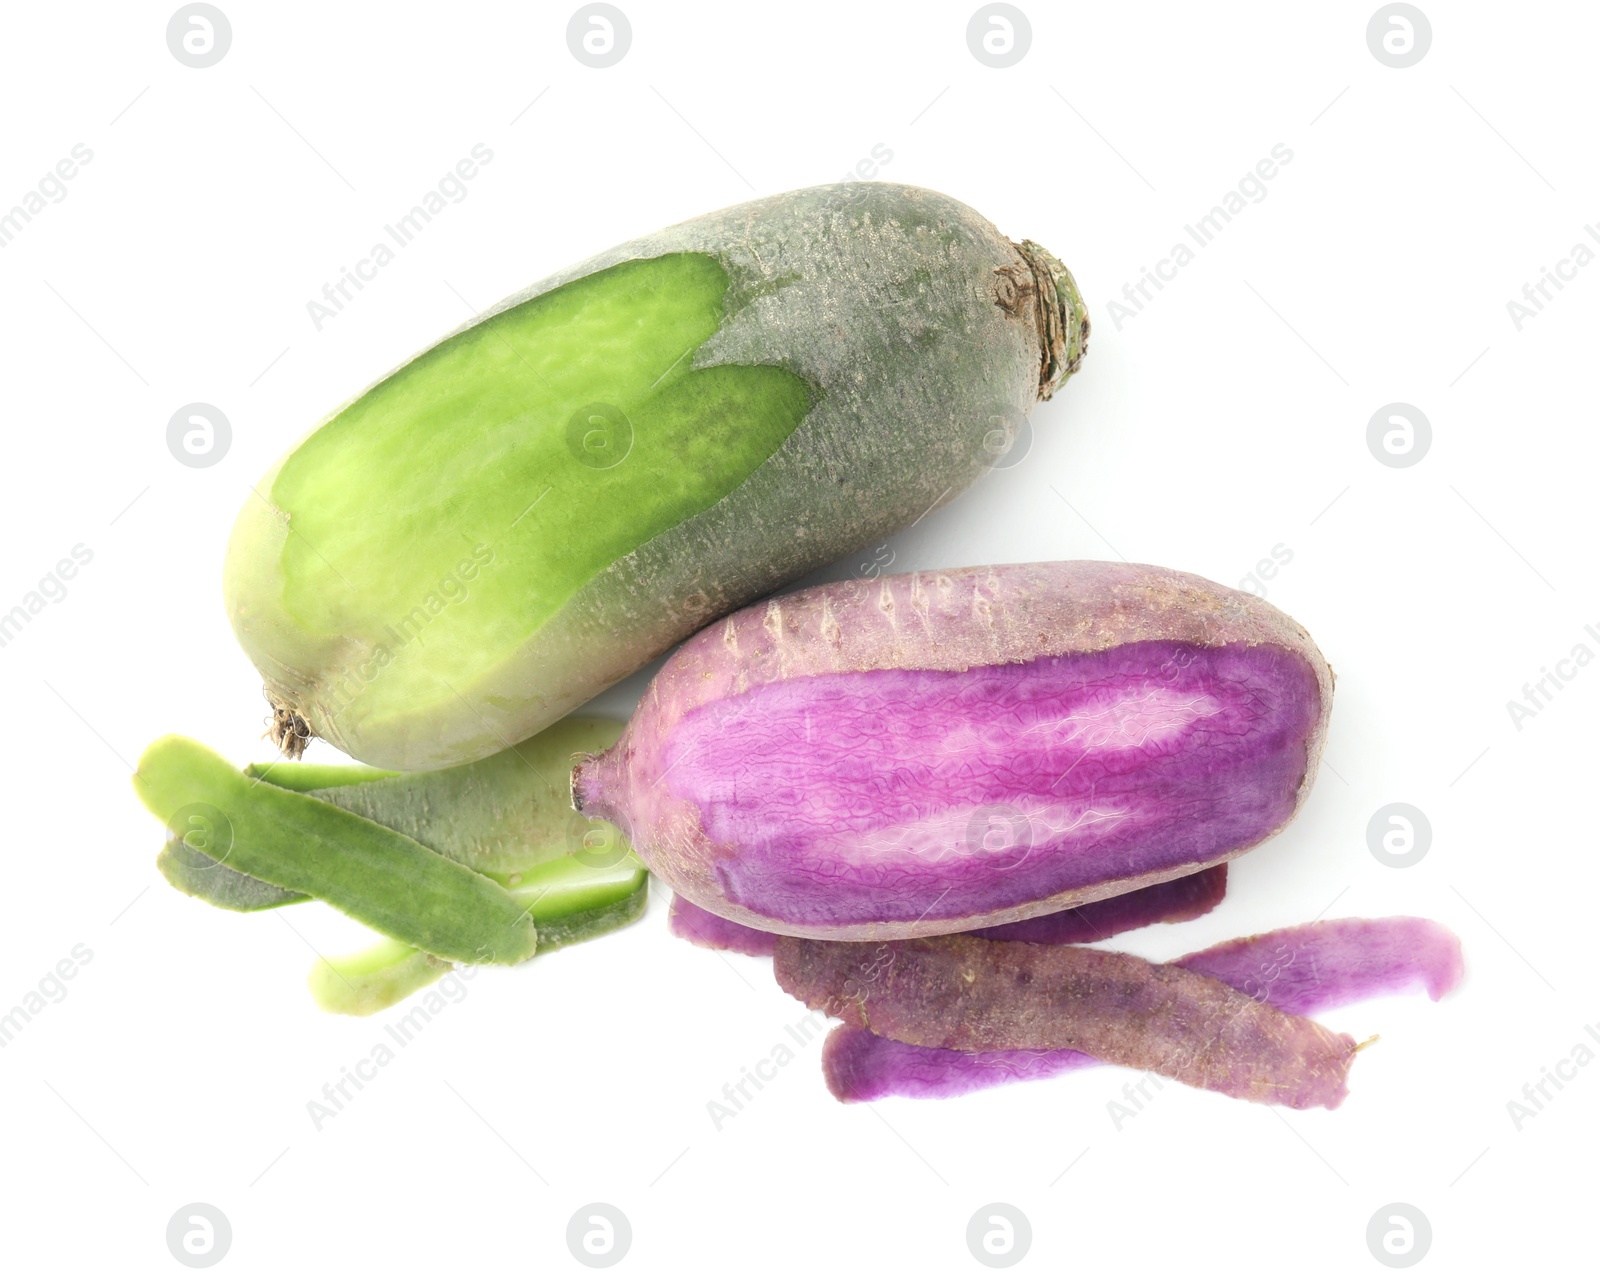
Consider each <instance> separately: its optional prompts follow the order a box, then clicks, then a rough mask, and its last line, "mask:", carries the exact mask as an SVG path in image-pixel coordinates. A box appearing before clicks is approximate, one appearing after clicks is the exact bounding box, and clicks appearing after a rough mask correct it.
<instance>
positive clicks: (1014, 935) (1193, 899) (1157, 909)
mask: <svg viewBox="0 0 1600 1272" xmlns="http://www.w3.org/2000/svg"><path fill="white" fill-rule="evenodd" d="M1227 887H1228V867H1227V864H1226V863H1224V864H1223V865H1220V866H1213V867H1211V869H1209V870H1201V871H1199V872H1197V873H1195V874H1192V875H1184V876H1183V878H1181V879H1169V880H1168V881H1167V882H1166V883H1157V884H1152V885H1151V886H1150V887H1148V888H1140V889H1138V891H1136V892H1124V893H1123V894H1122V895H1121V896H1117V897H1107V898H1106V899H1105V900H1104V901H1091V902H1090V903H1089V904H1088V905H1080V906H1077V907H1075V908H1074V909H1071V910H1061V911H1058V912H1057V913H1055V914H1041V915H1039V916H1038V917H1037V918H1033V919H1023V920H1022V921H1021V922H1019V923H1003V924H1001V925H1000V926H999V927H991V928H978V929H977V930H976V931H975V932H974V933H973V935H974V936H986V937H988V938H989V939H990V940H991V941H1034V942H1037V943H1039V944H1041V945H1071V944H1075V943H1078V942H1087V941H1103V940H1105V939H1106V938H1107V937H1112V936H1116V935H1117V934H1118V933H1119V932H1131V931H1132V930H1133V929H1134V928H1141V927H1146V926H1148V925H1149V924H1151V923H1182V922H1185V921H1186V920H1188V919H1197V918H1199V917H1200V916H1201V915H1202V914H1209V913H1210V912H1211V911H1212V910H1214V909H1216V907H1217V905H1218V903H1219V902H1221V900H1222V896H1223V893H1224V892H1226V891H1227ZM667 927H668V928H669V929H670V930H671V932H672V934H673V935H674V936H681V937H682V938H683V939H684V940H686V941H691V942H693V943H694V944H695V945H701V946H704V947H705V948H707V949H713V950H734V951H736V952H738V953H740V954H771V953H772V947H773V945H774V944H775V943H776V942H777V939H778V935H777V933H776V932H762V931H760V930H759V929H757V928H750V927H745V926H744V925H743V924H742V923H735V922H733V920H731V919H725V918H723V917H722V916H721V915H719V914H712V913H711V912H710V911H709V910H702V909H701V908H700V907H699V906H697V905H695V904H694V902H692V901H688V900H685V899H684V898H683V897H680V896H674V897H673V898H672V911H671V914H670V915H669V917H668V919H667Z"/></svg>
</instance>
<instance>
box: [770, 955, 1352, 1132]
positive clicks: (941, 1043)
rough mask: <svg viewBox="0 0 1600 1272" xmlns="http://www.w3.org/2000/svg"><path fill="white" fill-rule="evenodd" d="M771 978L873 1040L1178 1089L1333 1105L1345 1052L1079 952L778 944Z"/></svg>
mask: <svg viewBox="0 0 1600 1272" xmlns="http://www.w3.org/2000/svg"><path fill="white" fill-rule="evenodd" d="M772 968H773V972H774V973H775V974H776V976H777V978H778V984H779V986H780V987H782V988H783V989H784V990H785V991H786V992H788V993H790V994H792V995H794V997H796V998H798V999H800V1001H801V1002H803V1003H805V1004H806V1005H807V1006H808V1007H811V1008H814V1009H818V1010H821V1011H824V1012H826V1013H827V1014H828V1015H830V1016H835V1017H838V1018H839V1019H841V1020H843V1021H845V1022H846V1023H848V1024H854V1025H859V1026H861V1027H863V1028H866V1029H870V1030H872V1032H873V1033H875V1034H878V1035H880V1036H882V1037H885V1038H895V1039H898V1040H899V1041H900V1042H910V1043H914V1044H916V1045H917V1046H921V1047H943V1048H947V1049H950V1050H954V1051H1015V1050H1025V1049H1034V1048H1039V1049H1048V1050H1052V1051H1054V1050H1064V1049H1071V1050H1074V1051H1084V1052H1087V1053H1088V1054H1089V1055H1092V1056H1094V1057H1095V1058H1096V1059H1099V1060H1104V1061H1106V1062H1107V1063H1109V1064H1121V1065H1126V1066H1127V1067H1129V1068H1134V1069H1148V1070H1149V1071H1151V1072H1152V1073H1158V1074H1160V1075H1161V1076H1162V1077H1169V1078H1176V1079H1177V1080H1178V1081H1179V1082H1182V1083H1185V1084H1186V1085H1188V1086H1195V1087H1200V1088H1202V1089H1205V1090H1209V1091H1220V1092H1222V1093H1223V1094H1224V1095H1231V1096H1234V1097H1236V1098H1239V1099H1245V1100H1253V1101H1256V1102H1258V1103H1262V1104H1284V1105H1287V1106H1289V1107H1290V1108H1297V1109H1304V1108H1330V1109H1331V1108H1337V1107H1338V1106H1339V1104H1340V1102H1341V1101H1343V1099H1344V1097H1345V1094H1346V1088H1345V1078H1346V1075H1347V1074H1348V1072H1349V1069H1350V1062H1351V1060H1352V1059H1353V1058H1354V1056H1355V1053H1356V1050H1357V1047H1356V1040H1355V1039H1354V1038H1352V1037H1350V1035H1349V1034H1335V1033H1332V1032H1330V1031H1329V1030H1327V1029H1324V1028H1323V1027H1322V1026H1321V1025H1319V1024H1317V1023H1316V1022H1315V1021H1311V1020H1307V1019H1306V1018H1305V1017H1304V1016H1294V1015H1290V1014H1289V1013H1288V1012H1284V1011H1279V1010H1278V1008H1276V1007H1273V1006H1271V1005H1270V1004H1268V1003H1265V1002H1261V1001H1259V1000H1258V999H1255V998H1252V997H1250V996H1249V995H1248V994H1245V993H1241V992H1240V991H1239V990H1237V989H1234V988H1232V987H1231V986H1229V985H1226V984H1224V983H1223V982H1222V981H1219V980H1217V979H1215V978H1213V977H1211V976H1206V975H1204V974H1203V973H1200V972H1193V971H1189V970H1188V969H1186V968H1182V967H1177V966H1175V965H1173V964H1171V963H1150V962H1147V961H1146V960H1144V959H1142V958H1139V957H1137V956H1136V955H1133V954H1119V953H1115V952H1113V951H1110V950H1093V949H1089V948H1087V947H1086V946H1081V945H1033V944H1030V943H1028V942H1026V941H987V940H984V939H983V938H982V937H980V936H972V935H969V934H967V933H961V932H958V933H952V934H950V935H948V936H931V937H917V938H913V939H911V940H906V941H877V942H873V941H811V940H806V939H804V938H802V937H792V936H784V937H780V938H779V939H778V944H777V948H776V949H775V950H774V951H773V963H772Z"/></svg>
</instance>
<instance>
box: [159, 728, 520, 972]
mask: <svg viewBox="0 0 1600 1272" xmlns="http://www.w3.org/2000/svg"><path fill="white" fill-rule="evenodd" d="M133 785H134V790H135V792H136V793H137V794H138V796H139V799H140V801H141V802H143V804H144V806H145V807H146V808H148V809H149V810H150V811H151V812H152V813H154V814H155V815H156V816H157V817H158V818H160V819H161V820H162V822H164V823H165V824H166V825H167V826H168V827H169V828H170V829H172V830H173V832H174V833H175V834H178V835H180V836H181V837H182V838H183V840H184V842H185V843H186V844H187V845H188V846H189V847H190V848H193V849H196V850H198V851H200V852H203V853H205V854H206V855H207V856H210V857H212V859H213V860H215V861H217V862H218V863H219V864H227V865H229V866H232V867H234V868H235V869H237V870H239V871H242V872H243V873H245V874H248V875H251V876H253V877H255V878H257V879H260V880H262V881H263V882H266V883H270V884H273V885H275V886H277V887H279V888H283V889H288V890H290V891H293V892H304V893H308V894H310V895H312V896H315V897H317V898H319V899H321V900H323V901H326V902H328V904H330V905H332V906H333V907H334V908H335V909H338V910H341V911H343V912H344V913H345V914H348V915H349V916H350V917H351V918H353V919H357V920H359V921H360V922H362V923H365V924H366V925H367V926H368V927H370V928H373V929H375V930H376V931H378V932H380V933H382V934H383V935H384V936H389V937H392V938H394V939H395V940H398V941H404V942H405V943H406V944H408V945H412V946H415V947H417V948H418V949H422V950H426V951H428V952H429V953H430V954H435V955H437V956H438V957H440V958H445V959H449V960H450V961H452V962H458V963H507V964H509V963H520V962H522V961H523V960H524V959H527V958H531V957H532V956H533V954H534V952H535V950H536V949H537V948H538V935H537V932H536V930H535V926H534V923H533V921H532V920H531V919H530V918H529V916H528V913H527V907H526V905H525V904H524V903H522V902H521V901H519V900H518V898H516V897H514V896H512V895H511V894H510V893H509V892H508V891H507V890H506V889H505V888H504V887H502V886H501V885H500V884H498V883H496V882H495V881H494V880H492V879H489V878H486V877H484V876H483V875H481V874H478V873H476V872H475V871H473V870H471V869H469V868H468V867H466V866H463V865H461V864H460V863H459V862H455V861H451V860H450V859H449V858H448V857H444V856H441V855H439V854H438V853H436V852H433V851H431V850H430V849H428V848H426V847H424V846H423V845H422V844H420V843H418V842H417V841H416V840H415V839H412V838H410V837H409V836H407V835H402V834H401V833H399V832H398V831H395V830H391V829H389V828H388V827H387V826H380V825H378V824H377V823H376V822H371V821H368V820H367V819H366V818H364V817H360V816H358V815H356V814H355V813H350V812H346V811H345V810H344V809H342V808H336V807H334V806H333V805H331V804H328V803H325V802H323V801H322V800H319V799H316V798H314V797H313V796H310V795H303V794H300V793H298V792H295V791H289V790H284V789H283V788H281V787H277V786H273V785H272V784H271V783H269V782H265V781H252V780H251V779H250V778H248V777H246V776H245V775H244V774H243V773H242V772H240V771H239V770H238V769H236V768H234V767H233V766H232V765H230V764H229V763H228V762H227V761H226V760H224V759H223V758H222V757H221V756H219V755H217V754H216V753H215V752H213V751H210V750H208V749H207V748H205V747H203V746H201V745H200V744H199V743H198V742H194V741H191V740H190V739H188V738H181V737H176V736H168V737H164V738H160V739H157V740H156V741H155V742H153V743H151V744H150V746H149V747H147V748H146V750H145V752H144V754H143V755H142V756H141V757H140V759H139V767H138V769H137V771H136V772H135V774H134V779H133Z"/></svg>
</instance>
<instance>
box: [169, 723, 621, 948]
mask: <svg viewBox="0 0 1600 1272" xmlns="http://www.w3.org/2000/svg"><path fill="white" fill-rule="evenodd" d="M621 733H622V725H620V724H618V723H617V722H616V721H614V720H605V719H600V718H598V717H592V716H569V717H567V718H566V719H565V720H561V721H558V722H557V723H556V724H553V725H551V726H550V728H548V729H546V730H544V731H543V732H542V733H539V734H537V735H535V736H534V737H531V738H528V739H526V740H525V741H522V742H520V743H518V744H517V745H516V746H514V747H511V748H509V749H507V750H505V751H501V752H499V753H498V754H496V755H491V756H489V757H488V758H487V759H483V760H479V761H477V762H476V763H474V764H467V765H462V766H461V767H459V768H453V769H445V770H443V771H440V772H434V773H392V772H387V771H385V770H382V769H374V768H368V767H366V766H364V765H359V764H304V763H290V762H285V761H279V762H276V763H272V764H252V765H250V766H248V767H247V768H246V769H245V771H244V772H245V776H246V777H248V778H250V779H251V780H252V781H266V782H270V783H272V784H273V785H274V786H280V787H283V788H285V789H287V790H293V791H299V792H301V793H303V794H308V795H315V796H316V797H317V798H318V799H321V800H323V801H325V802H327V803H330V804H335V805H337V806H338V807H340V808H343V809H346V810H347V811H349V812H352V813H356V814H358V815H359V816H361V817H365V818H366V819H367V820H368V821H374V822H377V823H379V824H380V825H383V826H387V827H389V828H390V829H391V830H398V831H400V832H401V833H402V834H405V835H409V836H410V837H411V838H413V839H415V840H417V841H418V842H419V843H421V844H423V845H424V846H425V847H427V848H431V849H432V850H433V851H434V852H437V853H442V854H443V855H444V856H446V857H449V858H450V859H451V860H452V861H459V862H460V863H461V864H462V865H464V866H470V867H471V868H472V869H474V870H476V871H478V872H479V873H487V874H496V873H498V875H500V876H507V875H512V874H515V873H516V872H519V871H528V870H532V869H534V868H535V867H539V866H542V865H545V864H546V863H549V862H554V861H560V860H563V859H568V858H570V854H573V853H575V852H582V853H583V861H582V862H580V863H578V864H580V865H583V866H584V869H583V870H580V871H578V872H577V877H579V878H582V879H588V880H590V881H594V880H596V879H597V878H598V872H597V871H596V870H594V869H591V868H589V864H590V863H593V862H596V861H598V860H604V859H606V858H608V857H612V856H620V855H621V854H622V853H625V852H627V851H628V850H627V845H626V844H625V843H624V842H623V840H622V838H621V836H620V834H619V833H618V831H617V829H616V828H615V827H614V826H612V825H611V824H610V823H609V822H604V821H597V820H593V819H590V818H586V817H583V816H581V815H579V814H578V813H575V812H573V811H572V807H571V803H570V800H569V798H568V794H567V788H568V784H569V780H570V774H571V768H572V757H573V756H574V754H577V753H585V754H592V753H594V752H596V751H599V750H603V749H605V748H606V747H608V746H610V745H611V744H612V743H613V742H615V741H616V740H617V738H618V737H619V736H621ZM628 856H629V858H630V859H633V858H632V854H631V853H628ZM634 860H636V859H634ZM156 865H157V867H158V868H159V869H160V870H161V873H162V875H163V876H164V877H165V878H166V880H167V882H168V883H170V884H171V885H172V886H173V887H175V888H177V889H178V891H180V892H183V893H186V894H187V895H189V896H193V897H198V898H199V899H201V900H203V901H207V902H209V903H210V904H212V905H215V906H218V907H220V908H222V909H226V910H238V911H251V910H266V909H273V908H275V907H277V906H280V905H289V904H293V903H294V902H297V901H303V900H305V899H306V897H305V894H304V893H298V892H293V891H289V890H286V889H283V888H278V887H274V886H273V885H272V884H270V883H265V882H263V881H261V880H259V879H253V878H251V877H250V876H249V875H245V874H241V873H240V872H239V871H237V870H233V869H231V868H230V867H229V866H226V865H220V866H219V865H218V864H217V863H216V862H214V861H212V860H211V858H210V857H208V856H206V855H205V853H203V852H201V851H199V850H198V849H196V848H194V847H191V846H189V845H188V844H186V843H185V842H184V841H183V840H182V839H179V838H177V837H174V836H169V837H168V840H167V843H166V845H165V847H164V848H163V849H162V851H161V854H160V856H159V857H157V859H156ZM639 872H640V877H641V878H642V877H643V867H642V866H640V867H639ZM536 917H537V916H536Z"/></svg>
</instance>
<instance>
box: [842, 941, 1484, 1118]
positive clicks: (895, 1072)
mask: <svg viewBox="0 0 1600 1272" xmlns="http://www.w3.org/2000/svg"><path fill="white" fill-rule="evenodd" d="M1178 964H1179V966H1181V967H1186V968H1188V969H1189V970H1190V971H1195V972H1203V973H1204V974H1206V975H1208V976H1214V977H1216V978H1217V979H1218V980H1221V981H1223V982H1225V983H1226V984H1229V985H1231V986H1233V987H1234V988H1235V989H1238V990H1241V991H1243V992H1245V993H1247V994H1250V995H1251V996H1252V997H1255V998H1259V999H1261V1000H1262V1001H1264V1002H1268V1003H1271V1004H1272V1005H1273V1006H1274V1007H1279V1008H1282V1009H1283V1010H1285V1011H1291V1012H1295V1013H1297V1014H1308V1013H1311V1012H1316V1011H1323V1010H1327V1009H1330V1008H1334V1007H1342V1006H1345V1005H1347V1004H1349V1003H1356V1002H1364V1001H1366V1000H1367V999H1369V998H1377V997H1381V996H1383V995H1386V994H1399V993H1405V992H1408V991H1414V990H1417V989H1425V990H1426V991H1427V994H1428V997H1429V998H1431V999H1433V1000H1434V1001H1435V1002H1437V1001H1438V1000H1439V999H1440V998H1441V997H1442V996H1443V995H1445V994H1447V993H1449V992H1450V991H1451V990H1452V989H1454V988H1455V987H1456V985H1457V984H1459V983H1460V980H1461V971H1462V967H1461V942H1460V941H1459V940H1457V939H1456V937H1455V935H1454V934H1453V933H1451V932H1450V931H1448V930H1447V929H1446V928H1444V927H1441V926H1440V925H1439V924H1437V923H1434V922H1432V921H1431V920H1428V919H1414V918H1389V919H1330V920H1326V921H1323V922H1319V923H1308V924H1305V925H1303V926H1300V927H1292V928H1284V929H1282V930H1281V931H1276V932H1267V933H1264V934H1262V935H1260V936H1251V937H1245V938H1242V939H1240V940H1236V941H1228V942H1225V943H1224V944H1221V945H1216V946H1212V947H1211V948H1210V949H1206V950H1201V951H1200V952H1199V953H1197V954H1190V955H1188V956H1187V957H1185V958H1181V959H1179V960H1178ZM1099 1063H1100V1061H1098V1060H1096V1059H1095V1058H1094V1057H1093V1056H1089V1055H1085V1054H1084V1053H1083V1052H1081V1051H1070V1050H1054V1051H1051V1050H1012V1051H952V1050H949V1049H945V1048H935V1047H918V1046H913V1045H911V1044H909V1043H904V1042H896V1041H895V1040H893V1039H892V1038H881V1037H879V1036H878V1035H877V1034H875V1033H871V1032H869V1031H868V1030H865V1029H861V1028H859V1027H852V1026H850V1025H841V1026H839V1027H838V1028H837V1029H835V1030H834V1031H833V1032H832V1033H831V1034H829V1035H828V1040H827V1042H826V1044H825V1045H824V1047H823V1052H822V1069H823V1075H824V1077H825V1078H826V1079H827V1083H828V1089H829V1090H830V1091H832V1092H833V1094H834V1096H835V1097H836V1098H837V1099H840V1100H843V1101H846V1102H854V1101H860V1100H879V1099H882V1098H883V1097H885V1096H889V1095H900V1096H907V1097H909V1098H912V1099H943V1098H947V1097H949V1096H955V1095H965V1094H966V1093H967V1092H969V1091H978V1090H982V1089H984V1088H985V1087H992V1086H1000V1085H1002V1084H1004V1083H1008V1082H1022V1081H1027V1080H1030V1079H1034V1078H1048V1077H1053V1076H1054V1075H1055V1074H1058V1073H1065V1072H1067V1071H1068V1070H1070V1069H1083V1068H1088V1067H1090V1066H1092V1065H1096V1064H1099Z"/></svg>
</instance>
